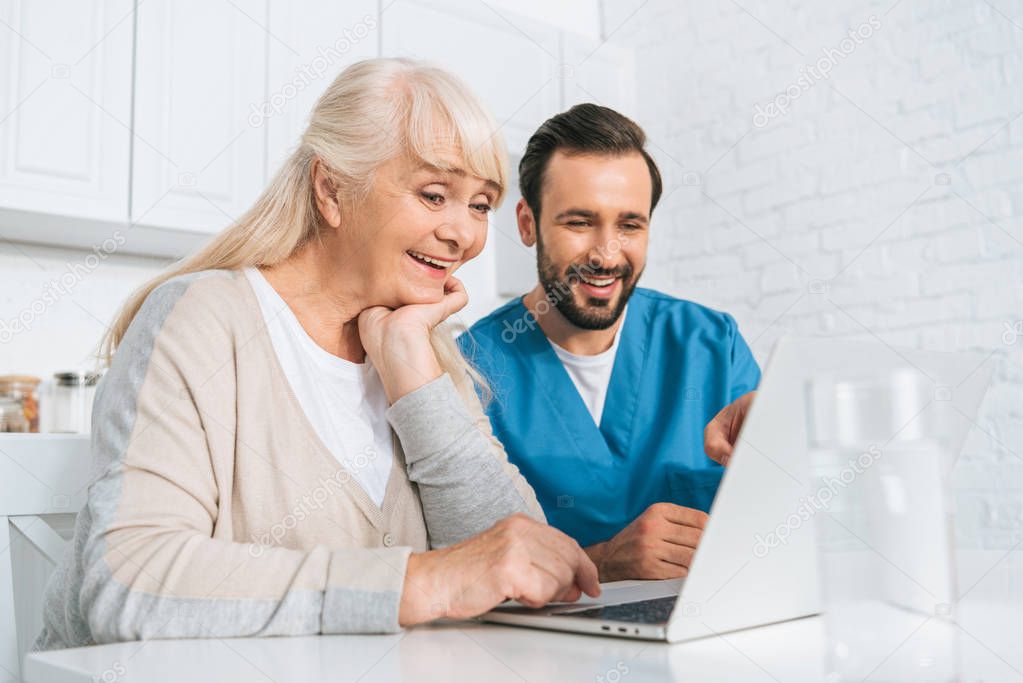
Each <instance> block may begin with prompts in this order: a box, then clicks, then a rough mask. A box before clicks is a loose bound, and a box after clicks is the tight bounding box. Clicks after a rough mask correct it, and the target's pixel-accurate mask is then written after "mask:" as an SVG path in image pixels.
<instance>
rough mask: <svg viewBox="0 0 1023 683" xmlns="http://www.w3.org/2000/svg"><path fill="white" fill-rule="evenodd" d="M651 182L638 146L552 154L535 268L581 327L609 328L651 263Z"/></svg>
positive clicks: (557, 303) (543, 195)
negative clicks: (626, 150) (626, 149)
mask: <svg viewBox="0 0 1023 683" xmlns="http://www.w3.org/2000/svg"><path fill="white" fill-rule="evenodd" d="M651 185H652V180H651V177H650V170H649V168H648V166H647V163H646V161H645V160H644V158H643V156H642V155H641V154H640V153H638V152H630V153H626V154H622V155H605V154H589V153H586V154H566V153H565V152H563V151H561V150H559V151H557V152H555V153H554V154H553V155H552V156H551V158H550V161H549V162H548V164H547V167H546V169H545V172H544V175H543V187H542V190H541V202H540V217H539V218H540V220H539V224H538V225H536V248H537V270H538V274H539V277H540V283H541V284H542V285H543V288H544V290H545V291H546V293H547V297H548V299H549V300H550V301H551V302H552V303H554V305H555V306H556V307H557V309H558V310H559V311H560V312H561V314H562V315H563V316H564V317H565V319H566V320H567V321H568V322H570V323H572V324H573V325H575V326H576V327H579V328H582V329H588V330H600V329H607V328H608V327H611V326H612V325H614V324H615V322H616V321H617V320H618V318H619V317H620V316H621V314H622V311H623V310H624V308H625V304H626V303H627V302H628V300H629V296H631V294H632V291H633V290H634V289H635V287H636V283H637V281H638V280H639V277H640V275H641V274H642V273H643V268H644V267H645V266H646V252H647V241H648V235H649V226H650V210H651V208H650V203H651ZM534 218H535V216H534Z"/></svg>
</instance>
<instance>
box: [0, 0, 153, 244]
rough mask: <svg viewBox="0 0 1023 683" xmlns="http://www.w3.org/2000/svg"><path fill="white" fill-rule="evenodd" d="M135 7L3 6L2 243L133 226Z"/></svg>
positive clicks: (100, 0)
mask: <svg viewBox="0 0 1023 683" xmlns="http://www.w3.org/2000/svg"><path fill="white" fill-rule="evenodd" d="M133 5H134V3H133V2H132V0H79V1H76V2H70V3H69V2H57V1H55V0H51V1H46V0H31V1H29V0H5V1H4V2H2V3H0V21H2V22H3V24H4V26H2V27H0V207H2V209H0V234H3V235H4V236H5V237H7V238H16V239H25V240H31V239H32V238H33V236H34V235H33V230H35V229H36V228H34V227H32V226H33V225H35V224H36V223H38V221H36V220H35V217H36V216H38V215H39V214H49V215H50V216H51V222H52V217H67V216H72V217H75V218H80V219H83V221H119V222H121V223H124V222H125V221H126V220H127V216H128V182H129V180H128V173H129V168H130V164H129V154H130V139H131V132H130V130H131V129H130V126H131V64H132V26H133V21H132V10H133Z"/></svg>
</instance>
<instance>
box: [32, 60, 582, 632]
mask: <svg viewBox="0 0 1023 683" xmlns="http://www.w3.org/2000/svg"><path fill="white" fill-rule="evenodd" d="M504 156H505V152H504V147H503V143H502V142H501V139H500V136H499V134H498V133H497V128H496V126H495V125H494V124H493V121H492V120H491V119H490V117H489V116H488V115H487V114H486V113H485V111H484V109H483V107H482V106H481V105H480V104H479V102H478V101H477V100H476V98H475V97H474V96H473V95H472V94H471V93H470V92H469V91H468V90H467V89H466V88H465V86H464V85H463V84H462V83H461V82H460V81H458V80H457V79H455V78H454V77H452V76H451V75H450V74H448V73H446V72H444V71H442V70H439V69H437V68H434V67H429V66H426V65H422V64H419V63H416V62H411V61H407V60H393V59H380V60H370V61H365V62H360V63H358V64H355V65H353V66H351V67H350V68H348V69H346V70H345V71H344V72H343V73H342V74H341V75H340V76H339V77H338V78H337V80H336V81H335V82H334V83H333V84H332V85H331V86H330V87H329V88H328V89H327V91H326V93H324V95H323V96H322V97H321V99H320V101H319V102H318V103H317V105H316V107H315V109H314V111H313V112H312V116H311V119H310V123H309V127H308V129H307V130H306V132H305V134H304V135H303V136H302V140H301V144H299V146H298V148H297V149H296V151H295V152H294V153H293V154H292V156H291V157H290V158H289V159H288V161H287V162H286V163H285V164H284V166H283V168H281V170H280V172H279V173H278V174H277V176H276V178H275V179H274V180H273V182H272V183H271V184H270V186H269V187H268V188H267V189H266V191H265V192H264V193H263V195H262V196H261V197H260V198H259V200H258V201H257V202H256V204H255V206H253V208H252V209H251V210H250V211H248V213H246V214H245V215H244V216H243V217H242V218H241V220H239V221H238V222H237V223H236V224H234V225H232V226H231V227H230V228H228V229H227V230H226V231H224V232H223V233H221V234H220V235H218V236H217V237H216V238H215V239H214V240H213V241H212V243H211V244H209V246H207V247H206V248H205V249H203V250H202V251H201V252H199V253H198V254H196V255H195V256H193V257H191V258H189V259H187V260H185V261H183V262H182V263H180V264H178V265H176V266H174V267H173V268H172V269H171V270H170V271H169V272H167V273H165V274H163V275H162V276H160V277H158V278H157V279H156V280H155V281H154V282H151V283H149V284H148V285H146V286H144V287H143V288H142V289H141V290H140V291H139V292H138V293H136V294H135V295H134V297H133V298H132V299H131V300H130V301H129V302H128V303H127V305H126V306H125V308H124V310H123V312H122V313H121V314H120V317H119V318H118V320H117V321H116V323H115V325H114V326H113V328H112V329H111V332H110V336H109V338H108V351H109V353H110V354H112V360H111V363H110V369H109V372H108V373H107V375H106V377H105V379H104V380H103V383H102V386H101V387H100V388H99V391H98V393H97V396H96V403H95V407H94V411H93V443H92V449H93V457H94V459H95V477H96V478H95V480H94V481H93V483H92V485H91V488H90V489H89V497H88V503H87V504H86V506H85V508H84V509H83V510H82V511H81V514H80V515H79V517H78V521H77V526H76V529H75V538H74V542H73V543H72V547H71V548H70V549H69V551H68V553H67V555H66V557H65V558H64V561H63V563H62V565H61V566H60V568H59V569H58V571H57V572H56V574H55V576H54V578H53V579H51V583H50V585H49V587H48V591H47V597H46V608H45V628H44V630H43V633H42V634H41V635H40V637H39V640H38V641H37V643H36V647H37V648H40V649H49V648H57V647H71V646H80V645H88V644H92V643H103V642H111V641H120V640H130V639H140V638H159V637H164V638H173V637H224V636H265V635H285V634H310V633H352V632H363V633H371V632H391V631H395V630H398V629H400V628H401V627H404V626H409V625H413V624H417V623H421V622H424V621H427V620H430V619H435V618H437V617H456V618H458V617H470V616H473V615H477V614H480V613H481V612H484V611H486V610H487V609H489V608H491V607H493V606H494V605H496V604H498V603H500V602H502V601H504V600H505V599H508V598H515V599H518V600H520V601H522V602H524V603H526V604H529V605H541V604H543V603H546V602H548V601H550V600H575V599H577V598H578V597H579V596H580V594H581V592H586V593H588V594H590V595H595V594H597V593H598V592H599V586H598V584H597V578H596V577H597V572H596V569H595V568H594V566H593V564H592V563H591V562H590V561H589V559H588V558H587V557H586V555H585V554H584V553H583V551H582V550H581V549H580V548H579V546H578V545H577V544H576V543H575V542H574V541H572V540H571V539H570V538H569V537H567V536H565V535H564V534H562V533H561V532H559V531H557V530H555V529H553V528H551V527H549V526H547V525H546V524H544V523H543V521H544V520H543V513H542V512H541V510H540V507H539V505H538V504H537V501H536V498H535V496H534V494H533V491H532V489H531V488H530V487H529V485H528V484H527V483H526V482H525V480H524V479H523V478H522V476H521V475H520V474H519V472H518V470H517V469H516V468H515V467H514V466H512V465H511V464H509V463H508V461H507V459H506V457H505V453H504V450H503V448H502V447H501V444H500V443H498V442H497V440H496V439H494V438H493V436H492V435H491V432H490V427H489V424H488V421H487V419H486V417H485V415H484V414H483V412H482V410H481V406H480V403H479V399H478V398H477V390H476V389H477V387H476V386H474V382H478V381H479V378H478V375H476V374H475V373H474V372H473V371H472V369H471V368H470V367H469V366H468V365H467V364H466V363H465V361H464V360H463V359H462V357H461V356H460V355H459V354H458V351H457V349H456V347H455V346H454V343H453V340H452V338H451V336H450V334H449V333H448V332H446V331H445V330H444V329H443V327H442V326H441V323H442V322H443V321H444V320H445V319H446V318H447V317H448V316H450V315H451V314H453V313H455V312H456V311H458V310H459V309H461V308H462V307H463V306H464V305H465V303H466V301H467V299H466V293H465V291H464V289H463V288H462V285H461V283H460V282H459V281H458V280H457V279H455V277H454V276H453V273H454V271H455V270H456V269H457V268H458V267H459V266H460V265H461V264H463V263H465V262H466V261H468V260H469V259H472V258H473V257H475V256H476V255H477V254H479V253H480V250H481V249H482V248H483V244H484V241H485V239H486V232H487V214H488V212H489V211H490V210H491V209H492V208H493V207H494V206H496V205H497V203H498V202H499V201H500V200H501V198H502V195H503V193H504V188H505V170H504Z"/></svg>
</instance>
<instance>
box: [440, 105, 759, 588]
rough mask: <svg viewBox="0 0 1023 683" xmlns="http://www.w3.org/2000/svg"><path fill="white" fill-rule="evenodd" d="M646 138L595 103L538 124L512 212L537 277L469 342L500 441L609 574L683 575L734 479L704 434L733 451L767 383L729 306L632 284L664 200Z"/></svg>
mask: <svg viewBox="0 0 1023 683" xmlns="http://www.w3.org/2000/svg"><path fill="white" fill-rule="evenodd" d="M644 144H645V135H644V133H643V131H642V130H641V129H640V128H639V126H637V125H636V124H635V123H634V122H633V121H631V120H629V119H628V118H626V117H624V116H622V115H621V114H619V113H617V112H615V111H613V110H611V109H608V108H606V107H600V106H597V105H593V104H581V105H578V106H575V107H572V108H571V109H570V110H568V111H567V112H564V113H562V114H559V115H557V116H555V117H553V118H551V119H549V120H548V121H547V122H545V123H544V124H543V125H542V126H541V127H540V128H539V130H537V132H536V133H535V134H534V135H533V136H532V138H530V140H529V143H528V145H527V147H526V153H525V156H523V158H522V162H521V163H520V164H519V183H520V189H521V191H522V199H521V200H520V201H519V203H518V205H517V207H516V214H517V217H518V228H519V234H520V235H521V238H522V241H523V243H525V244H526V245H527V246H532V245H534V244H535V245H536V254H537V271H538V274H539V282H538V283H537V285H536V287H534V288H533V290H532V291H530V292H529V293H528V294H526V295H525V296H524V297H521V298H519V299H516V300H514V301H512V302H511V303H509V304H506V305H505V306H502V307H501V308H499V309H497V310H496V311H494V312H493V313H491V314H490V315H489V316H487V317H486V318H484V319H483V320H481V321H480V322H478V323H477V324H476V325H474V326H473V327H472V328H471V329H470V330H469V331H468V332H467V333H466V334H464V335H462V337H461V338H460V339H459V343H460V345H461V346H462V350H463V351H464V353H465V354H466V356H467V357H468V358H469V359H470V360H471V361H473V362H474V363H475V364H476V366H477V367H478V368H479V369H480V371H481V372H482V373H483V375H484V376H485V377H486V378H487V380H488V381H489V383H490V386H491V388H492V389H493V394H494V398H493V399H492V401H491V402H490V404H489V407H488V414H489V416H490V421H491V424H492V426H493V429H494V433H495V435H496V436H497V437H498V438H499V439H500V440H501V442H502V443H503V444H504V446H505V449H506V450H507V452H508V456H509V458H510V459H511V461H512V462H514V463H515V464H516V465H517V466H518V467H519V468H520V469H521V470H522V472H523V474H524V475H525V477H526V479H527V480H528V481H529V482H530V483H531V484H532V485H533V487H534V489H535V490H536V493H537V496H538V498H539V500H540V503H541V505H542V506H543V508H544V511H545V513H546V514H547V519H548V521H549V522H550V523H551V524H552V525H554V526H555V527H557V528H559V529H561V530H562V531H564V532H566V533H567V534H569V535H570V536H572V537H574V538H575V539H576V540H577V541H578V542H579V543H580V544H581V545H583V546H584V548H585V549H586V552H587V554H588V555H590V557H591V558H592V559H593V561H594V563H595V564H596V565H597V567H598V569H599V571H600V578H601V580H602V581H613V580H617V579H623V578H644V579H659V578H670V577H676V576H682V575H685V574H686V573H687V571H688V567H689V564H690V562H691V561H692V557H693V552H694V550H695V548H696V545H697V542H698V541H699V538H700V534H701V532H702V530H703V528H704V525H705V524H706V521H707V514H706V512H707V510H708V509H709V508H710V504H711V501H712V500H713V498H714V494H715V492H716V491H717V487H718V484H719V482H720V481H721V475H722V473H723V467H722V466H721V465H720V464H718V463H717V462H715V461H713V460H711V459H710V458H709V457H708V456H707V454H705V451H704V440H703V437H704V427H705V426H707V435H708V449H710V447H711V445H713V448H714V452H713V453H712V455H714V456H715V458H716V459H717V460H718V461H719V462H723V461H726V458H727V453H728V451H729V444H730V443H732V442H734V434H733V433H731V432H730V429H729V428H730V426H731V425H732V423H733V422H734V420H733V419H732V418H733V417H734V416H736V415H737V414H738V413H740V412H743V410H744V408H743V407H742V406H743V405H748V401H749V397H748V396H747V397H746V398H745V399H743V400H741V401H737V402H736V404H735V405H730V404H732V402H733V401H736V400H737V399H740V397H743V396H744V395H746V394H747V393H748V392H751V391H753V390H754V389H755V388H756V385H757V383H758V382H759V380H760V370H759V368H758V367H757V364H756V361H754V359H753V356H752V354H751V353H750V350H749V347H748V346H747V345H746V342H745V341H743V339H742V336H741V335H740V334H739V331H738V329H737V328H736V324H735V321H734V320H733V319H732V318H731V316H729V315H728V314H726V313H720V312H717V311H713V310H711V309H709V308H705V307H703V306H700V305H698V304H695V303H693V302H690V301H684V300H680V299H676V298H673V297H671V296H668V295H667V294H662V293H660V292H655V291H652V290H649V289H642V288H639V289H637V288H636V283H637V281H638V280H639V278H640V275H642V273H643V268H644V267H645V265H646V260H647V241H648V237H649V232H650V217H651V214H652V212H653V210H654V207H655V206H656V205H657V201H658V199H659V198H660V195H661V176H660V172H659V171H658V169H657V166H656V164H655V163H654V161H653V159H652V158H651V157H650V155H649V154H647V152H646V150H645V149H644ZM719 411H721V415H720V416H719V418H718V419H717V421H715V422H711V419H712V418H713V417H714V416H715V415H716V414H718V413H719ZM740 417H741V416H740ZM708 422H711V424H710V425H708ZM708 452H710V451H709V450H708Z"/></svg>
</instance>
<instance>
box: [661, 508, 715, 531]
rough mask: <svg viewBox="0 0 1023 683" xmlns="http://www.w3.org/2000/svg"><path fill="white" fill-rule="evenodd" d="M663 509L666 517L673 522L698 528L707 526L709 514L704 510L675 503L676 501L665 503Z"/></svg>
mask: <svg viewBox="0 0 1023 683" xmlns="http://www.w3.org/2000/svg"><path fill="white" fill-rule="evenodd" d="M661 509H662V510H663V513H662V514H663V517H664V519H666V520H667V521H669V522H671V523H672V524H678V525H681V526H685V527H695V528H697V529H703V528H704V527H705V526H707V520H708V519H709V516H708V515H707V513H706V512H704V511H703V510H695V509H693V508H687V507H684V506H682V505H675V504H674V503H664V504H663V505H662V506H661Z"/></svg>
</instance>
